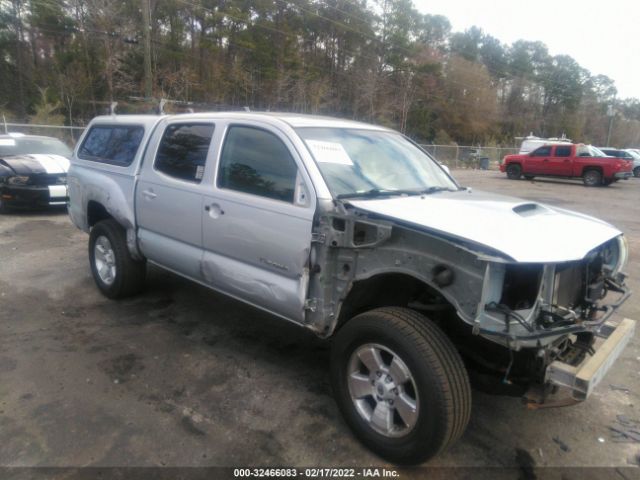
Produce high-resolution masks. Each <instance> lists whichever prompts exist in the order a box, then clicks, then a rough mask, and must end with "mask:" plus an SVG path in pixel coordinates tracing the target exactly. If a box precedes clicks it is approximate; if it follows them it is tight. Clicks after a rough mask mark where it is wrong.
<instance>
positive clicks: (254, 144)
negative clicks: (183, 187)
mask: <svg viewBox="0 0 640 480" xmlns="http://www.w3.org/2000/svg"><path fill="white" fill-rule="evenodd" d="M297 173H298V169H297V167H296V164H295V161H294V160H293V158H292V157H291V153H290V152H289V149H288V148H287V147H286V145H285V144H284V143H283V142H282V140H280V139H279V138H278V137H276V136H275V135H274V134H272V133H269V132H267V131H265V130H261V129H259V128H252V127H240V126H232V127H230V128H229V132H228V133H227V138H226V139H225V142H224V147H223V149H222V155H221V156H220V167H219V171H218V187H220V188H228V189H230V190H238V191H240V192H245V193H251V194H253V195H260V196H262V197H267V198H273V199H275V200H283V201H285V202H290V203H293V195H294V191H295V187H296V176H297Z"/></svg>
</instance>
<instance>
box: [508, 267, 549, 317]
mask: <svg viewBox="0 0 640 480" xmlns="http://www.w3.org/2000/svg"><path fill="white" fill-rule="evenodd" d="M542 271H543V266H542V265H540V264H533V263H520V264H513V265H507V266H506V269H505V273H504V286H503V288H502V298H501V299H500V303H501V304H502V305H506V306H508V307H509V308H510V309H512V310H525V309H528V308H532V307H533V305H534V304H535V301H536V298H537V297H538V290H539V289H540V279H541V278H542Z"/></svg>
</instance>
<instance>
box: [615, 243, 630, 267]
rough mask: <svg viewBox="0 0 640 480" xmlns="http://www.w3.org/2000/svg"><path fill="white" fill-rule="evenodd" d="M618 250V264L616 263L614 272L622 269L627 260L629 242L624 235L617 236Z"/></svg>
mask: <svg viewBox="0 0 640 480" xmlns="http://www.w3.org/2000/svg"><path fill="white" fill-rule="evenodd" d="M618 252H619V253H618V264H617V265H616V268H615V273H618V272H620V271H621V270H623V269H624V268H625V267H626V266H627V262H628V261H629V242H628V240H627V237H625V236H624V235H620V236H619V237H618Z"/></svg>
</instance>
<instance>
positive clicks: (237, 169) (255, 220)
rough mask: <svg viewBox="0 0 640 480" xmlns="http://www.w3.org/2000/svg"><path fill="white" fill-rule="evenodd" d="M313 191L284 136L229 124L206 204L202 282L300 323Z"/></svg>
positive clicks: (266, 129)
mask: <svg viewBox="0 0 640 480" xmlns="http://www.w3.org/2000/svg"><path fill="white" fill-rule="evenodd" d="M314 211H315V194H313V191H312V190H311V181H310V179H309V178H308V176H307V173H306V171H305V169H304V167H303V164H302V162H301V161H300V158H299V157H298V155H297V152H296V151H295V148H294V147H293V145H292V143H291V142H290V141H289V140H288V138H287V137H286V135H284V134H283V133H282V132H280V131H279V130H278V129H276V128H273V127H269V126H266V125H261V124H251V123H242V124H235V123H230V124H228V125H227V127H226V133H225V138H224V142H223V144H222V147H221V151H220V154H219V159H218V166H217V168H216V178H215V182H214V184H213V185H212V191H211V194H210V195H207V197H206V199H205V204H204V205H203V237H204V260H203V272H204V276H205V279H206V281H207V282H208V283H209V284H210V285H212V286H213V287H214V288H216V289H217V290H221V291H223V292H225V293H227V294H229V295H231V296H234V297H236V298H239V299H241V300H244V301H246V302H248V303H251V304H253V305H256V306H259V307H261V308H264V309H266V310H268V311H270V312H272V313H275V314H277V315H280V316H283V317H285V318H287V319H290V320H293V321H296V322H302V321H303V319H304V313H305V311H304V304H305V299H306V295H307V286H308V260H309V249H310V246H311V229H312V222H313V215H314Z"/></svg>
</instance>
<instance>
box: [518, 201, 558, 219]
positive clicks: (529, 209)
mask: <svg viewBox="0 0 640 480" xmlns="http://www.w3.org/2000/svg"><path fill="white" fill-rule="evenodd" d="M512 210H513V211H514V212H515V213H517V214H518V215H520V216H521V217H531V216H533V215H538V214H541V213H547V212H549V209H547V208H545V207H543V206H542V205H540V204H539V203H521V204H519V205H516V206H515V207H513V208H512Z"/></svg>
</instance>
